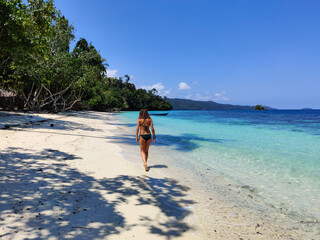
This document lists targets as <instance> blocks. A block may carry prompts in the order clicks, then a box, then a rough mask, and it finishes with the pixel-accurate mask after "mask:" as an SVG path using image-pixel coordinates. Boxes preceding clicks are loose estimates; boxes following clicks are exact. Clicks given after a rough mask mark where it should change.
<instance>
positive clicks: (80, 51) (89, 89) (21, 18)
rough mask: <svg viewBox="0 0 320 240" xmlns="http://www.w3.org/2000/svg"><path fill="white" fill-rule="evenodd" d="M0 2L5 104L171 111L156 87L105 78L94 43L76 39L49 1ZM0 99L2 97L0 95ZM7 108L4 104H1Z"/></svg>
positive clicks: (0, 66) (1, 84) (1, 82)
mask: <svg viewBox="0 0 320 240" xmlns="http://www.w3.org/2000/svg"><path fill="white" fill-rule="evenodd" d="M24 2H25V1H22V0H0V90H1V91H2V92H3V91H4V90H6V91H8V92H10V93H11V95H13V96H11V97H10V101H11V102H10V105H11V106H10V107H12V108H18V109H26V110H51V111H63V110H68V109H75V108H77V109H79V108H81V109H93V110H100V111H105V110H112V109H119V110H139V109H140V108H143V107H144V108H147V109H149V110H168V109H171V108H172V107H171V105H170V103H168V102H166V101H165V100H164V99H163V98H162V97H160V96H158V95H156V90H155V89H153V90H150V91H146V90H144V89H136V88H135V85H134V84H132V83H130V82H129V81H130V77H129V76H128V75H126V76H125V80H124V81H123V80H122V78H111V77H108V76H107V75H106V68H107V66H108V65H107V64H106V63H105V59H104V58H102V57H101V56H100V53H99V51H98V50H97V49H95V47H94V46H93V45H92V44H91V43H88V42H87V41H86V40H85V39H80V40H79V41H78V42H77V43H76V46H75V48H74V49H73V50H72V51H70V42H71V41H73V40H74V38H75V36H74V35H73V31H74V28H73V26H72V25H70V24H69V22H68V20H67V19H66V18H65V17H64V16H62V15H61V13H60V12H59V11H58V10H57V9H56V8H55V6H54V4H53V0H48V1H44V0H28V1H27V3H24ZM2 100H4V98H2ZM5 104H6V106H2V107H8V102H5Z"/></svg>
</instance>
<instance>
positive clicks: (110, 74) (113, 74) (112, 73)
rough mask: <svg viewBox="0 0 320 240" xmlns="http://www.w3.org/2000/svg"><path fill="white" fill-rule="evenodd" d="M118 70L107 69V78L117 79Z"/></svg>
mask: <svg viewBox="0 0 320 240" xmlns="http://www.w3.org/2000/svg"><path fill="white" fill-rule="evenodd" d="M117 72H118V69H107V76H108V77H113V78H115V77H118V75H117Z"/></svg>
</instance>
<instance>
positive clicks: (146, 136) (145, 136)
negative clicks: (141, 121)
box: [140, 133, 151, 141]
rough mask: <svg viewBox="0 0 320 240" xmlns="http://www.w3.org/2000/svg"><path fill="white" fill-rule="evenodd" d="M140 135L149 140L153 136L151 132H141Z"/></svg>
mask: <svg viewBox="0 0 320 240" xmlns="http://www.w3.org/2000/svg"><path fill="white" fill-rule="evenodd" d="M140 137H142V138H143V139H144V140H146V141H148V140H149V139H150V138H151V133H149V134H141V135H140Z"/></svg>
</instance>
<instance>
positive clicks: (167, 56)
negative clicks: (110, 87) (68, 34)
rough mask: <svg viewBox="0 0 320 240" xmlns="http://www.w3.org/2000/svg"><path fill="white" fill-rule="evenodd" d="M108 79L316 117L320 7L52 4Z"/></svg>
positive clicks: (155, 0)
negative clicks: (96, 56) (102, 61)
mask: <svg viewBox="0 0 320 240" xmlns="http://www.w3.org/2000/svg"><path fill="white" fill-rule="evenodd" d="M55 4H56V6H57V8H58V9H60V10H61V12H62V14H63V15H65V16H66V17H67V18H68V19H69V21H70V23H72V24H73V25H74V27H75V29H76V32H75V35H76V38H77V40H78V39H79V38H80V37H84V38H86V39H87V40H88V41H89V42H92V44H93V45H94V46H95V47H96V48H97V49H99V50H100V53H101V55H102V56H103V57H104V58H106V60H107V61H106V62H107V63H108V64H109V72H108V74H109V75H110V76H118V77H120V76H124V75H125V74H128V75H130V76H132V80H131V81H132V82H133V83H134V84H135V85H136V87H144V88H151V87H156V88H157V89H158V90H159V94H161V95H166V96H168V97H179V98H189V99H195V100H212V101H216V102H219V103H228V104H242V105H256V104H264V105H268V106H272V107H276V108H286V109H292V108H304V107H311V108H319V109H320V30H319V29H320V14H319V12H320V1H318V0H307V1H303V0H300V1H295V0H259V1H257V0H250V1H249V0H226V1H224V0H220V1H215V0H207V1H205V0H112V1H111V0H91V1H88V0H67V1H66V0H56V1H55Z"/></svg>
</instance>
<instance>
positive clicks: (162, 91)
mask: <svg viewBox="0 0 320 240" xmlns="http://www.w3.org/2000/svg"><path fill="white" fill-rule="evenodd" d="M141 88H143V89H145V90H151V89H153V88H155V89H157V91H158V92H157V94H159V95H160V96H168V95H169V94H170V93H171V89H165V86H164V85H163V84H162V83H161V82H159V83H156V84H153V85H151V86H141Z"/></svg>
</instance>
